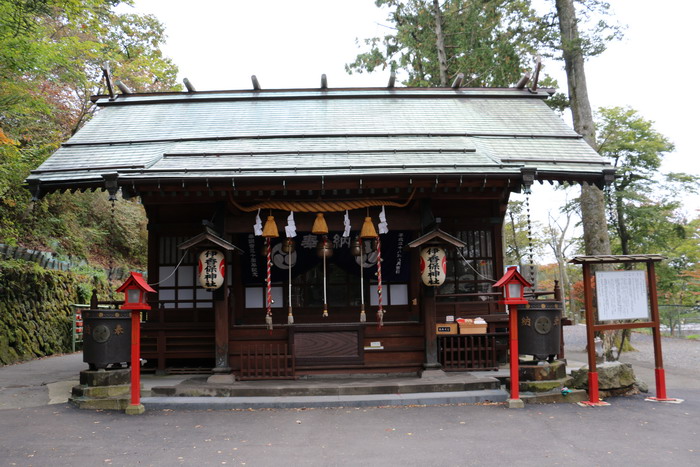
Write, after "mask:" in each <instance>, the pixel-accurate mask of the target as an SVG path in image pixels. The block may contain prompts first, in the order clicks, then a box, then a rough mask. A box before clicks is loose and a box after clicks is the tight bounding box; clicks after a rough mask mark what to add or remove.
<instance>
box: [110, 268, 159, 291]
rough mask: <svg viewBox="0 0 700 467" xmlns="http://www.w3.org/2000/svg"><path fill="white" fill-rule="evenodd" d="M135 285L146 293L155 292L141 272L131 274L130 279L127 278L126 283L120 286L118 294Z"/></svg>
mask: <svg viewBox="0 0 700 467" xmlns="http://www.w3.org/2000/svg"><path fill="white" fill-rule="evenodd" d="M134 283H136V286H137V287H139V288H140V289H143V290H145V291H146V292H155V290H153V288H152V287H151V286H150V285H148V283H147V282H146V279H145V278H144V277H143V275H142V274H141V273H140V272H131V273H130V274H129V277H127V278H126V281H125V282H124V283H123V284H122V285H120V286H119V288H118V289H117V292H124V291H125V290H126V288H127V287H130V286H131V285H132V284H134Z"/></svg>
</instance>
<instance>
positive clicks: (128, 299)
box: [117, 272, 155, 310]
mask: <svg viewBox="0 0 700 467" xmlns="http://www.w3.org/2000/svg"><path fill="white" fill-rule="evenodd" d="M117 292H123V293H124V305H122V309H124V310H150V309H151V306H150V305H149V304H148V303H146V294H147V293H148V292H151V293H155V290H153V288H151V286H150V285H148V284H147V283H146V279H144V277H143V275H141V273H138V272H132V273H131V274H130V275H129V277H128V278H127V279H126V282H124V283H123V284H122V285H121V286H119V288H118V289H117Z"/></svg>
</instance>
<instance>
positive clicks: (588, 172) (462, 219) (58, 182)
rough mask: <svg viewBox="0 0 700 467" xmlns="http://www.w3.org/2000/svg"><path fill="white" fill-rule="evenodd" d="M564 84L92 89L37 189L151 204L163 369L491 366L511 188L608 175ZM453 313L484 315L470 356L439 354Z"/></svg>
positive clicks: (145, 327) (36, 177)
mask: <svg viewBox="0 0 700 467" xmlns="http://www.w3.org/2000/svg"><path fill="white" fill-rule="evenodd" d="M552 92H553V90H547V89H538V90H530V89H525V88H502V89H500V88H499V89H496V88H483V89H482V88H479V89H469V88H457V89H453V88H431V89H423V88H420V89H419V88H394V87H389V88H367V89H332V88H320V89H291V90H260V89H255V90H247V91H246V90H244V91H215V92H197V91H194V90H193V89H192V88H191V90H190V91H188V92H181V93H180V92H171V93H157V94H136V93H132V94H119V95H113V96H95V97H94V98H93V100H94V101H95V103H96V104H97V106H98V107H99V111H98V112H97V114H96V115H95V116H94V118H93V119H92V120H90V121H89V122H88V123H87V124H86V125H85V126H84V127H83V128H82V129H81V130H80V131H78V132H77V133H76V134H75V135H74V136H73V137H72V138H71V139H70V140H68V141H67V142H66V143H64V144H63V145H62V146H61V147H60V148H59V149H58V150H57V151H56V152H55V153H54V154H53V155H52V156H51V157H50V158H49V159H48V160H47V161H46V162H44V163H43V164H42V165H41V166H40V167H39V168H37V169H36V170H34V171H33V172H32V173H31V175H30V176H29V177H28V179H27V185H28V188H29V189H30V191H31V193H32V195H33V196H34V197H35V198H40V197H42V196H44V195H46V194H48V193H51V192H55V191H64V190H80V191H84V190H96V189H100V190H106V191H107V192H108V194H109V196H110V197H111V199H115V200H116V199H117V196H118V193H119V192H121V194H122V196H123V198H125V199H130V198H134V197H139V198H140V200H141V202H142V203H143V206H144V208H145V210H146V214H147V216H148V233H149V237H148V283H149V284H151V285H152V287H153V288H154V289H155V290H156V291H157V294H150V297H149V302H150V304H151V306H152V310H151V311H149V312H148V313H147V316H146V317H145V321H144V322H143V323H142V341H141V353H142V356H143V358H145V359H147V360H148V364H147V365H149V366H151V367H152V368H154V369H156V370H158V371H161V372H163V371H166V372H167V371H183V370H190V371H191V370H192V369H194V368H200V369H202V368H204V369H206V371H213V372H214V373H220V374H233V375H235V377H237V378H239V379H275V378H294V377H299V376H303V375H314V374H331V373H333V374H339V373H346V374H365V373H415V372H422V371H423V370H424V369H426V368H441V367H444V368H447V369H456V370H460V369H461V370H464V369H480V368H481V369H489V368H494V367H495V366H497V365H498V362H499V361H505V355H503V353H504V352H506V351H507V349H506V345H505V342H507V340H506V339H503V338H502V336H503V335H506V336H507V331H508V329H507V322H506V320H505V319H504V318H505V316H506V314H505V309H504V307H503V305H499V304H498V298H499V297H500V293H499V291H498V290H495V289H493V288H492V284H493V283H494V282H495V281H496V280H497V279H498V278H499V277H501V276H502V275H503V272H504V270H505V264H504V258H503V251H504V245H503V235H502V229H503V220H504V214H505V211H506V207H507V203H508V198H509V195H510V193H513V192H520V191H521V190H523V189H529V187H530V186H531V185H532V184H533V183H534V182H552V183H554V182H557V183H588V184H595V185H598V186H603V185H604V184H605V183H609V182H610V181H611V180H612V177H613V175H614V170H613V169H612V167H610V166H609V165H608V164H607V163H606V162H605V161H604V160H603V159H602V158H601V157H600V156H599V155H598V154H597V153H596V152H595V151H593V150H592V149H591V148H590V147H589V146H588V145H587V144H586V143H585V142H584V141H583V139H582V138H581V137H580V136H579V135H577V134H576V133H575V132H574V131H573V130H571V129H570V128H568V127H567V125H566V124H565V123H564V122H563V121H562V119H561V118H560V117H558V116H557V115H556V114H555V113H554V112H552V111H551V110H550V108H549V107H548V106H547V104H546V103H545V100H546V99H547V98H548V97H549V96H550V94H551V93H552ZM120 202H121V201H120ZM438 251H439V252H440V253H439V254H438ZM426 255H427V256H426ZM443 259H444V261H443ZM438 276H439V277H438ZM200 279H201V280H200ZM448 316H450V317H454V318H455V319H457V318H476V317H481V318H483V320H484V321H486V323H487V326H488V329H487V332H486V334H483V335H479V336H469V335H465V336H455V338H460V339H461V338H462V337H463V338H464V339H463V340H462V341H461V342H460V343H459V345H460V346H461V348H462V349H463V351H464V352H465V353H467V354H468V355H472V356H471V357H468V358H465V359H462V357H460V362H459V364H455V362H454V361H449V362H448V361H445V358H447V357H445V355H447V353H446V352H445V351H444V344H443V343H442V341H441V338H440V336H438V335H437V334H436V332H437V331H436V328H437V326H436V324H440V323H445V322H446V320H447V317H448Z"/></svg>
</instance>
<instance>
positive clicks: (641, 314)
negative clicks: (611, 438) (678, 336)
mask: <svg viewBox="0 0 700 467" xmlns="http://www.w3.org/2000/svg"><path fill="white" fill-rule="evenodd" d="M663 259H665V258H664V257H663V256H661V255H597V256H576V257H574V258H573V259H572V260H571V261H569V262H570V263H573V264H581V265H582V266H583V294H584V306H585V312H586V339H587V342H588V398H589V400H588V402H585V404H587V405H607V404H605V403H603V402H601V401H600V397H599V394H598V372H597V371H596V361H595V346H594V341H593V339H594V335H595V332H596V331H610V330H616V329H636V328H651V330H652V335H653V338H654V363H655V370H654V376H655V377H656V397H649V398H647V400H654V401H660V402H677V401H679V399H672V398H668V397H667V396H666V376H665V373H664V368H663V356H662V353H661V329H660V325H661V320H660V319H659V303H658V295H657V291H656V272H655V269H654V263H657V262H659V261H661V260H663ZM629 263H646V266H647V267H646V273H645V271H637V270H633V271H627V270H623V271H598V272H596V274H595V279H596V280H595V289H596V290H595V291H596V298H597V319H596V313H595V312H594V307H593V284H594V281H593V274H592V271H591V266H592V265H600V264H629ZM650 315H651V316H650ZM632 319H642V320H645V321H637V322H627V323H611V324H598V321H616V320H632Z"/></svg>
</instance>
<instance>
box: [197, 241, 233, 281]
mask: <svg viewBox="0 0 700 467" xmlns="http://www.w3.org/2000/svg"><path fill="white" fill-rule="evenodd" d="M197 272H198V273H199V284H200V285H201V286H202V287H204V288H205V289H208V290H216V289H218V288H219V287H221V286H222V285H224V279H225V278H226V259H225V258H224V254H223V253H222V252H220V251H219V250H204V251H203V252H201V253H200V254H199V264H198V266H197Z"/></svg>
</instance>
